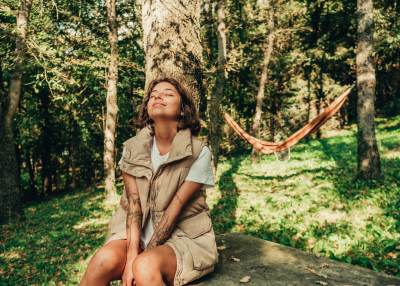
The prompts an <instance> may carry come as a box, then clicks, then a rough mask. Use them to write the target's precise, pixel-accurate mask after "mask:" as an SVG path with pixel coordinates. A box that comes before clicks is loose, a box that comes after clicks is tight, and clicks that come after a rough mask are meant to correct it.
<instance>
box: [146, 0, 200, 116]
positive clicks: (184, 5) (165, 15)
mask: <svg viewBox="0 0 400 286" xmlns="http://www.w3.org/2000/svg"><path fill="white" fill-rule="evenodd" d="M142 13H143V14H142V15H143V17H142V19H143V39H144V50H145V53H146V87H145V89H147V86H148V85H149V83H150V82H151V81H152V80H154V79H156V78H160V77H173V78H175V79H176V80H178V81H179V82H180V83H182V84H183V85H184V86H185V87H186V89H187V90H188V91H189V92H190V94H191V95H192V97H193V99H194V101H195V103H196V107H197V110H198V109H199V104H200V98H201V97H202V96H203V95H204V87H203V68H202V64H203V57H202V47H201V44H200V0H193V1H189V0H182V1H174V0H164V1H161V0H143V6H142Z"/></svg>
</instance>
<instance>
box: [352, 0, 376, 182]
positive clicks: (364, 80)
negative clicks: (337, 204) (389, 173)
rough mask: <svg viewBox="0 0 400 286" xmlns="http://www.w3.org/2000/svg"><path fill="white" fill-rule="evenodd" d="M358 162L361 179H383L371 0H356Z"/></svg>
mask: <svg viewBox="0 0 400 286" xmlns="http://www.w3.org/2000/svg"><path fill="white" fill-rule="evenodd" d="M357 10H358V11H357V12H358V33H357V38H358V45H357V87H358V98H357V126H358V134H357V139H358V147H357V161H358V174H357V178H358V179H360V180H377V179H380V178H381V176H382V171H381V161H380V157H379V151H378V145H377V143H376V138H375V121H374V118H375V116H374V111H375V107H374V95H375V85H376V80H375V68H374V63H373V54H372V53H373V36H374V18H373V2H372V0H357Z"/></svg>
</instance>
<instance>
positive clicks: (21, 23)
mask: <svg viewBox="0 0 400 286" xmlns="http://www.w3.org/2000/svg"><path fill="white" fill-rule="evenodd" d="M31 6H32V0H22V1H21V8H20V10H19V11H18V13H17V17H16V18H17V40H16V47H15V55H16V58H15V61H14V66H13V70H12V72H11V78H10V87H9V90H8V95H6V94H5V93H0V146H1V148H0V162H5V164H2V167H1V168H0V209H1V212H0V224H4V223H7V222H8V221H20V220H21V219H22V218H23V216H24V215H23V208H22V193H21V186H20V178H19V176H18V166H17V160H16V157H15V150H14V143H13V134H12V120H13V118H14V114H15V111H16V110H17V107H18V103H19V98H20V95H21V85H22V73H23V65H24V59H25V54H26V38H27V34H28V20H29V14H30V11H31Z"/></svg>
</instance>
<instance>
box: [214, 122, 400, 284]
mask: <svg viewBox="0 0 400 286" xmlns="http://www.w3.org/2000/svg"><path fill="white" fill-rule="evenodd" d="M332 133H335V136H333V137H329V138H326V139H323V140H314V141H311V142H309V143H308V144H299V145H296V146H294V147H293V148H292V153H291V159H290V161H288V162H286V163H282V162H279V161H277V160H276V158H275V156H274V155H268V156H263V157H262V160H261V162H260V163H259V164H258V165H257V166H255V167H253V166H252V164H251V159H250V156H249V153H245V154H242V155H240V156H237V157H235V158H225V160H224V162H223V163H222V164H220V165H219V172H218V175H219V181H218V183H217V185H218V187H217V188H214V191H213V192H212V193H211V194H209V197H208V203H209V205H210V207H211V208H212V219H213V225H214V229H215V230H216V233H224V232H234V231H238V232H242V233H245V234H248V235H252V236H256V237H259V238H262V239H265V240H269V241H274V242H277V243H281V244H284V245H288V246H292V247H295V248H299V249H301V250H304V251H307V252H312V253H320V254H322V255H326V256H327V257H330V258H332V259H336V260H339V261H343V262H347V263H351V264H354V265H358V266H362V267H366V268H370V269H374V270H376V271H382V272H385V273H388V274H391V275H396V276H400V273H399V269H400V259H399V258H398V253H399V251H400V250H399V249H400V233H399V230H400V215H399V212H400V184H399V182H400V173H399V169H400V116H398V117H394V118H390V119H378V120H377V141H378V145H379V148H380V155H381V163H382V170H383V174H384V179H383V180H382V181H380V182H375V181H370V182H360V181H355V175H356V170H357V157H356V154H357V141H356V126H351V128H350V129H348V130H343V131H341V132H339V133H338V132H332Z"/></svg>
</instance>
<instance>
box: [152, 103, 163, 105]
mask: <svg viewBox="0 0 400 286" xmlns="http://www.w3.org/2000/svg"><path fill="white" fill-rule="evenodd" d="M157 105H160V106H165V104H162V103H154V104H153V106H157Z"/></svg>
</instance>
